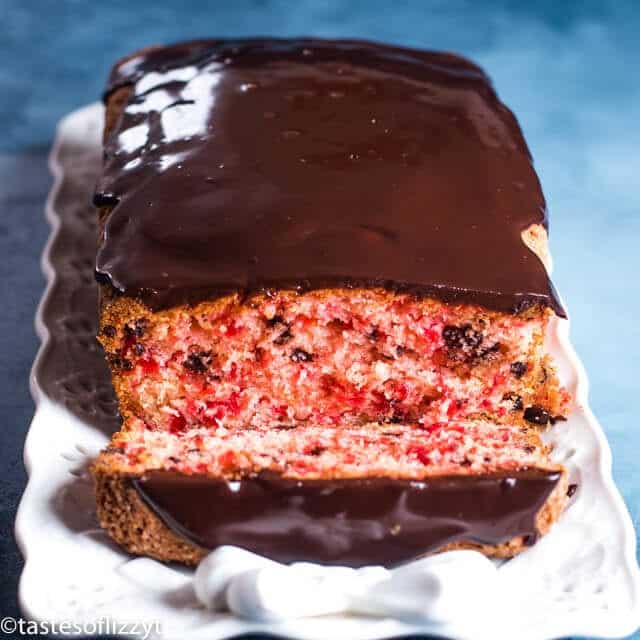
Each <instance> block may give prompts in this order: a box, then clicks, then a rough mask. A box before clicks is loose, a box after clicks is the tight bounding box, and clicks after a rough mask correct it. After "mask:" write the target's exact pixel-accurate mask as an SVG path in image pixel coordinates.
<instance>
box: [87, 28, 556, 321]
mask: <svg viewBox="0 0 640 640" xmlns="http://www.w3.org/2000/svg"><path fill="white" fill-rule="evenodd" d="M123 86H130V87H131V93H130V95H129V97H128V100H127V103H126V106H125V108H124V111H123V113H122V114H121V115H120V117H119V119H118V120H117V122H116V125H115V127H114V129H113V131H112V132H111V134H110V136H109V138H108V140H107V142H106V144H105V165H104V173H103V175H102V178H101V180H100V181H99V184H98V188H97V193H96V203H98V204H99V205H104V204H105V203H106V204H107V205H110V206H112V207H113V208H112V211H111V213H110V215H109V216H108V218H107V219H106V222H105V225H104V230H103V234H102V238H101V242H100V248H99V252H98V258H97V274H98V277H99V278H100V279H101V280H102V281H105V282H107V283H109V284H110V285H112V286H113V287H114V288H115V289H116V290H118V291H120V292H122V293H124V294H127V295H131V296H136V297H140V298H141V299H142V300H143V301H144V302H145V303H146V304H148V305H149V306H150V307H152V308H154V309H159V308H165V307H168V306H171V305H173V304H178V303H182V302H190V303H193V302H198V301H200V300H203V299H206V298H210V297H216V296H219V295H223V294H224V293H227V292H232V291H238V290H240V291H243V292H247V291H259V290H261V289H265V288H270V287H281V288H296V289H299V290H300V289H313V288H322V287H334V286H345V287H377V286H379V287H384V288H387V289H390V290H395V291H405V292H410V293H413V294H416V295H420V296H423V295H427V296H434V297H437V298H439V299H441V300H444V301H445V302H454V303H457V302H467V303H475V304H480V305H483V306H485V307H488V308H492V309H496V310H500V311H507V312H518V311H520V310H521V309H522V308H524V307H527V306H531V305H542V306H549V307H551V308H553V309H554V310H555V312H556V313H557V314H559V315H562V316H564V315H565V314H564V311H563V309H562V307H561V305H560V302H559V300H558V297H557V295H556V292H555V290H554V288H553V285H552V284H551V282H550V280H549V277H548V274H547V272H546V271H545V268H544V266H543V265H542V263H541V261H540V260H539V259H538V257H537V256H536V255H535V254H534V253H532V252H531V251H530V250H529V249H528V248H527V247H526V246H525V244H524V243H523V241H522V239H521V233H522V231H523V230H525V229H527V228H528V227H529V226H530V225H532V224H541V225H546V210H545V201H544V198H543V195H542V192H541V189H540V184H539V182H538V178H537V176H536V174H535V171H534V169H533V166H532V163H531V157H530V155H529V151H528V149H527V146H526V143H525V141H524V139H523V137H522V133H521V131H520V128H519V126H518V124H517V122H516V120H515V118H514V116H513V114H512V113H511V112H510V111H509V110H508V109H507V108H506V107H505V106H504V105H503V104H502V103H501V102H500V101H499V100H498V98H497V96H496V94H495V92H494V90H493V88H492V87H491V84H490V81H489V80H488V78H487V77H486V76H485V75H484V73H483V72H482V70H481V69H479V68H478V67H477V66H475V65H473V64H472V63H470V62H468V61H467V60H464V59H462V58H459V57H457V56H454V55H450V54H443V53H435V52H426V51H417V50H411V49H403V48H399V47H391V46H386V45H377V44H373V43H367V42H357V41H324V40H314V39H301V40H239V41H198V42H193V43H183V44H179V45H174V46H171V47H163V48H158V49H154V50H151V51H148V52H146V53H141V54H138V55H136V56H134V57H132V58H130V59H128V60H127V61H125V62H122V63H120V64H119V65H117V66H116V67H115V69H114V70H113V72H112V75H111V78H110V81H109V85H108V87H107V95H108V94H110V93H111V92H112V91H114V90H115V89H118V88H120V87H123ZM114 203H115V204H114Z"/></svg>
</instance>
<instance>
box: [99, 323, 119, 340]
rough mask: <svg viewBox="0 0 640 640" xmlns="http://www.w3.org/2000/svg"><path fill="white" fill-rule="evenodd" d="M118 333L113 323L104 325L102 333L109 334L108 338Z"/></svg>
mask: <svg viewBox="0 0 640 640" xmlns="http://www.w3.org/2000/svg"><path fill="white" fill-rule="evenodd" d="M116 333H117V331H116V328H115V327H114V326H113V325H112V324H105V325H104V327H102V335H104V336H107V338H113V337H115V335H116Z"/></svg>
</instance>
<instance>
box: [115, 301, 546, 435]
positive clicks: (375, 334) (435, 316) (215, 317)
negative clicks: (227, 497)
mask: <svg viewBox="0 0 640 640" xmlns="http://www.w3.org/2000/svg"><path fill="white" fill-rule="evenodd" d="M451 327H453V330H454V331H453V335H451V331H452V330H451ZM543 328H544V319H543V318H535V319H528V320H527V319H523V318H521V317H518V316H509V315H501V314H493V315H488V314H486V312H483V311H482V310H481V309H479V308H474V307H469V306H451V305H444V304H433V303H432V304H429V305H425V304H422V303H421V302H420V301H416V300H414V299H413V298H410V297H408V296H395V297H394V296H387V295H379V294H376V293H371V292H370V293H368V294H355V293H354V294H352V295H351V294H350V295H345V294H338V293H336V294H328V295H320V294H314V293H310V294H305V295H302V296H295V295H288V296H287V295H283V294H281V295H277V296H275V297H273V298H266V297H265V298H263V299H261V300H259V302H257V303H256V304H252V305H239V304H236V305H229V307H228V308H226V309H222V310H219V311H218V312H216V313H215V314H210V315H208V314H207V313H206V312H200V311H197V310H194V312H193V313H186V312H183V313H179V314H177V315H176V316H174V317H173V318H172V319H171V321H169V320H162V319H160V320H157V321H154V322H153V323H150V324H149V325H148V326H146V327H145V328H144V331H140V332H139V333H140V334H141V335H137V334H136V333H135V331H131V332H130V333H129V335H127V336H126V337H125V339H124V346H123V349H122V356H123V357H124V358H126V359H127V361H128V362H129V363H130V366H129V368H128V370H127V371H125V372H124V373H123V376H124V381H125V384H126V385H127V387H128V390H129V393H130V395H131V397H132V398H133V399H134V401H135V402H136V403H137V406H138V407H139V409H140V412H141V413H139V415H140V416H141V417H144V419H145V421H146V422H147V423H148V424H149V425H150V426H151V427H152V428H155V429H166V430H169V431H172V432H180V431H184V430H187V429H189V428H190V427H192V426H194V425H204V426H208V427H210V428H212V429H217V428H241V427H246V428H254V429H265V430H266V429H271V428H277V427H281V426H296V425H318V426H348V425H358V424H363V423H365V422H372V421H385V422H396V423H400V422H403V423H412V424H420V423H422V424H425V423H430V422H441V421H446V420H460V419H466V418H469V417H476V416H482V415H489V414H491V415H493V416H494V417H495V416H497V417H504V416H507V417H508V414H509V413H510V412H511V411H514V410H518V409H520V410H521V409H522V406H520V405H521V404H522V402H526V401H527V398H520V399H519V398H518V397H517V394H515V393H514V389H516V388H517V387H518V386H519V379H518V378H519V376H514V373H513V367H512V365H513V363H514V362H517V363H521V364H522V365H523V366H524V369H525V371H526V370H527V369H528V368H530V367H532V366H533V365H532V362H533V361H534V360H535V359H536V358H539V357H540V354H539V353H535V349H537V347H536V346H535V345H536V337H537V336H540V335H541V333H542V331H543ZM447 331H449V334H448V333H447ZM456 331H457V332H458V333H457V334H456V333H455V332H456ZM447 336H448V340H447V339H446V338H447Z"/></svg>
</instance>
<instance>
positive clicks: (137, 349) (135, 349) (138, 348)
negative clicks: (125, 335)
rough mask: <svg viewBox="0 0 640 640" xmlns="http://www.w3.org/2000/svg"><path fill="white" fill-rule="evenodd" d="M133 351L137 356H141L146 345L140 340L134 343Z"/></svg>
mask: <svg viewBox="0 0 640 640" xmlns="http://www.w3.org/2000/svg"><path fill="white" fill-rule="evenodd" d="M133 352H134V353H135V354H136V355H137V356H141V355H142V354H143V353H144V352H145V348H144V345H142V344H140V343H139V342H137V343H136V344H134V345H133Z"/></svg>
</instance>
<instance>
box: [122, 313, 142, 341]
mask: <svg viewBox="0 0 640 640" xmlns="http://www.w3.org/2000/svg"><path fill="white" fill-rule="evenodd" d="M146 324H147V321H146V320H145V319H144V318H138V319H137V320H136V321H135V322H134V323H133V326H132V325H130V324H125V325H124V332H125V335H127V336H134V337H136V338H141V337H142V336H143V335H144V332H145V329H146Z"/></svg>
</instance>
